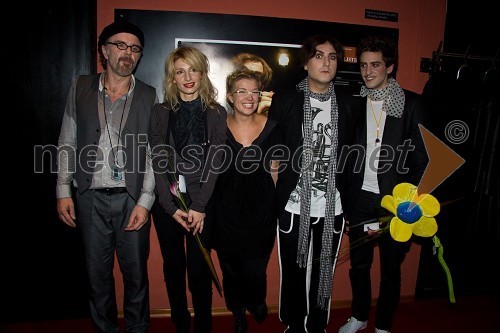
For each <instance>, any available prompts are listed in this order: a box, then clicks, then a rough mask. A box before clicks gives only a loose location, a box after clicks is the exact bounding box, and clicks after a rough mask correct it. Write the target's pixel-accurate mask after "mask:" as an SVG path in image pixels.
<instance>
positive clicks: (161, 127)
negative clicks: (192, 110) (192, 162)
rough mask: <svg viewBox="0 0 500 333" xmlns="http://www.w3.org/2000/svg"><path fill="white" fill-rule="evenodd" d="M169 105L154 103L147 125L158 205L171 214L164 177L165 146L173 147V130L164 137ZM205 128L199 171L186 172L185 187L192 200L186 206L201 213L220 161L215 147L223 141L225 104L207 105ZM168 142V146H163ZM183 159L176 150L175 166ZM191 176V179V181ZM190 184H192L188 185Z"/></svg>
mask: <svg viewBox="0 0 500 333" xmlns="http://www.w3.org/2000/svg"><path fill="white" fill-rule="evenodd" d="M170 111H171V108H170V106H169V105H168V104H167V103H162V104H156V105H154V106H153V111H152V113H151V124H150V128H149V143H150V146H151V153H152V157H153V158H152V164H153V170H154V173H155V181H156V185H155V187H156V191H157V193H158V202H159V204H160V206H161V207H162V208H163V209H164V210H165V212H167V214H170V215H173V214H174V213H175V211H176V210H177V208H178V207H177V206H176V204H175V202H174V200H173V197H172V195H171V193H170V189H169V185H168V183H167V181H166V178H165V171H166V169H165V166H166V156H165V150H167V151H168V150H169V149H170V147H175V145H174V139H173V133H170V136H169V138H167V137H166V136H167V127H168V124H169V115H170ZM204 112H207V130H208V142H209V147H208V148H207V150H208V154H207V155H206V157H205V166H204V168H203V170H201V171H199V172H193V173H190V174H186V175H185V176H186V182H187V191H188V193H189V195H190V197H191V200H192V203H191V206H190V207H189V209H193V210H195V211H197V212H200V213H204V212H205V208H206V206H207V204H208V201H209V199H210V197H211V195H212V192H213V189H214V187H215V182H216V180H217V176H218V173H219V171H217V168H218V167H220V165H221V164H222V157H223V155H222V154H220V152H218V149H219V148H218V147H220V146H221V145H223V144H224V143H225V142H226V131H227V125H226V117H227V112H226V109H225V108H224V107H222V106H221V105H218V106H217V108H215V109H211V108H207V110H206V111H204ZM165 145H167V146H168V147H166V146H165ZM183 161H184V159H183V158H182V157H181V155H179V152H177V151H176V157H175V163H176V164H177V170H178V166H179V165H180V163H182V162H183ZM205 175H208V176H207V177H206V179H204V180H203V181H202V180H201V178H202V176H203V177H204V176H205ZM190 179H191V180H193V181H190ZM190 184H191V185H190Z"/></svg>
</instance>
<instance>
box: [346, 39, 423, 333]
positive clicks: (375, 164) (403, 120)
mask: <svg viewBox="0 0 500 333" xmlns="http://www.w3.org/2000/svg"><path fill="white" fill-rule="evenodd" d="M357 56H358V61H359V66H360V72H361V76H362V78H363V81H364V83H365V85H364V86H362V88H361V93H360V95H361V98H360V100H359V105H358V106H357V119H358V121H357V125H356V129H355V133H354V142H353V144H354V145H353V146H352V147H351V149H354V150H356V151H357V152H359V154H357V155H356V154H350V159H351V164H350V165H351V166H352V168H351V170H354V172H353V173H352V177H351V178H350V182H349V186H348V194H347V195H346V198H345V199H346V201H347V204H346V206H345V207H344V211H345V213H346V215H347V217H346V219H347V220H348V221H349V222H348V234H349V240H350V260H351V268H350V271H349V277H350V281H351V288H352V317H351V318H350V319H349V320H348V322H347V323H346V324H345V325H344V326H342V327H341V328H340V330H339V333H355V332H358V331H360V330H362V329H364V328H366V326H367V320H368V316H369V311H370V306H371V301H372V293H371V280H370V269H371V265H372V262H373V252H374V247H375V245H377V244H378V246H379V251H380V262H381V269H380V271H381V275H382V276H381V282H380V292H379V297H378V300H377V313H376V317H375V318H376V319H375V321H376V322H375V327H376V328H375V332H376V333H388V332H389V331H390V329H391V325H392V321H393V318H394V314H395V311H396V308H397V307H398V304H399V298H400V289H401V288H400V287H401V263H402V262H403V260H404V258H405V256H406V252H407V251H408V249H409V246H410V244H409V242H405V243H400V242H397V241H395V240H393V239H392V238H391V236H390V234H389V233H384V234H382V235H378V236H376V233H375V229H378V227H379V226H378V224H375V225H373V224H370V225H363V222H364V221H368V220H370V219H376V218H379V217H381V216H383V215H387V214H388V212H387V211H385V209H383V208H382V207H381V205H380V202H381V200H382V197H383V196H384V195H387V194H389V195H392V190H393V188H394V186H395V185H397V184H399V183H401V182H408V183H412V184H414V185H416V186H418V183H419V181H420V178H421V177H422V174H423V172H424V170H425V168H426V166H427V162H428V158H427V153H426V151H425V147H424V143H423V140H422V136H421V134H420V130H419V127H418V125H419V124H421V123H423V121H424V105H423V103H422V100H421V98H420V97H419V95H417V94H416V93H413V92H410V91H408V90H404V89H402V88H401V87H400V86H399V84H398V83H397V82H396V80H395V79H394V78H392V77H391V76H392V75H393V74H394V73H395V67H396V65H397V48H396V47H395V46H394V44H393V43H391V41H390V40H388V39H385V38H382V37H367V38H365V39H364V40H362V41H361V43H360V45H359V46H358V48H357ZM370 236H372V237H370Z"/></svg>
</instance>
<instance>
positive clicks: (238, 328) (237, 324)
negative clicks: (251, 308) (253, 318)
mask: <svg viewBox="0 0 500 333" xmlns="http://www.w3.org/2000/svg"><path fill="white" fill-rule="evenodd" d="M233 317H234V333H247V332H248V323H247V317H246V310H245V309H241V310H238V311H234V312H233Z"/></svg>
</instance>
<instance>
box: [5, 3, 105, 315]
mask: <svg viewBox="0 0 500 333" xmlns="http://www.w3.org/2000/svg"><path fill="white" fill-rule="evenodd" d="M14 7H17V8H16V9H15V10H11V11H9V13H16V14H18V13H22V15H19V16H16V18H15V19H16V21H17V22H18V23H17V24H15V25H12V28H11V30H10V31H6V34H7V35H9V36H11V37H10V38H11V39H12V40H11V41H9V43H6V44H4V47H7V49H8V50H7V52H6V53H5V55H8V61H7V62H5V63H4V67H5V68H6V69H7V73H9V74H10V75H7V76H6V80H5V81H4V84H7V85H8V87H10V88H8V95H7V96H5V98H6V100H9V101H10V104H11V105H13V106H14V107H13V108H11V109H9V108H6V107H5V106H4V107H3V110H4V112H6V114H8V119H9V121H8V122H4V124H7V126H8V127H10V128H9V130H10V131H11V133H12V132H13V133H15V134H14V135H11V138H13V140H12V141H13V145H12V147H10V146H9V147H8V148H7V150H6V153H4V154H3V158H4V162H7V161H9V162H12V163H4V167H6V166H7V165H9V166H10V168H12V169H13V170H9V169H7V173H6V176H7V177H9V178H12V179H10V182H11V184H12V186H9V188H12V189H14V190H13V191H10V190H8V191H7V193H6V194H7V196H8V198H9V199H8V201H7V202H6V203H4V211H6V212H7V211H9V212H10V214H7V215H9V218H7V217H5V216H4V219H3V223H2V224H3V226H2V232H1V233H2V240H1V242H0V243H1V245H0V246H1V250H0V253H1V256H2V266H3V267H4V268H3V269H2V274H1V278H0V279H1V282H0V285H1V288H2V289H1V293H0V294H1V298H0V299H1V302H2V309H3V311H2V315H1V321H2V322H14V321H28V320H39V319H51V318H52V319H55V318H67V317H76V316H83V315H86V314H87V312H88V309H87V308H88V306H87V300H86V286H87V284H86V275H85V262H84V260H83V252H82V249H81V243H80V237H79V235H78V231H77V230H74V229H72V228H70V227H67V226H65V225H64V224H63V223H61V222H60V221H59V219H58V217H57V213H56V201H55V180H56V176H55V174H53V173H50V172H49V171H48V169H49V167H50V162H51V159H50V158H49V157H48V156H46V158H44V159H41V158H39V156H34V148H35V146H37V145H40V146H45V145H56V144H57V138H58V134H59V127H60V125H61V120H62V115H63V112H64V105H65V102H66V94H67V93H68V91H69V88H70V85H71V83H72V80H73V77H74V76H75V75H77V74H85V73H86V74H88V73H92V72H95V71H96V53H95V52H96V50H95V45H96V31H95V30H96V1H95V0H92V1H88V0H75V1H68V2H63V3H61V2H57V4H56V1H43V2H38V3H35V5H29V6H28V5H26V3H24V4H23V5H22V6H21V4H14ZM6 15H10V14H8V13H7V14H6ZM21 29H22V30H23V31H27V32H28V33H26V34H25V33H21V32H20V30H21ZM34 157H35V158H34ZM35 162H36V163H37V164H38V166H41V165H43V167H44V169H45V171H44V172H43V173H35V172H34V168H35V166H34V164H35Z"/></svg>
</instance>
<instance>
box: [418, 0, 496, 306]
mask: <svg viewBox="0 0 500 333" xmlns="http://www.w3.org/2000/svg"><path fill="white" fill-rule="evenodd" d="M492 7H493V3H492V2H489V1H485V0H479V1H475V2H474V5H473V6H471V5H463V3H460V2H459V1H456V0H449V1H448V4H447V16H446V24H445V37H444V41H443V48H442V50H441V51H442V52H441V53H440V56H439V57H437V58H435V59H434V60H435V64H436V67H435V70H434V71H431V73H429V81H428V82H427V84H426V86H425V88H424V91H423V95H424V96H425V97H426V98H427V99H428V101H429V104H430V107H431V111H432V117H433V128H431V131H432V132H433V133H436V135H437V136H438V137H439V138H440V139H441V140H442V141H443V142H445V143H447V144H448V145H449V147H450V148H451V149H453V150H454V151H455V152H456V153H457V154H459V155H460V156H461V157H463V158H464V159H465V164H464V165H463V166H462V167H460V168H459V169H458V170H457V171H456V172H455V173H454V174H453V175H451V177H449V178H448V179H446V180H445V181H444V182H443V184H441V185H440V186H439V188H438V190H437V191H435V192H434V195H436V197H437V198H440V201H441V203H442V204H443V203H447V204H446V205H442V207H441V212H440V213H439V216H438V217H437V218H438V224H439V231H438V233H437V235H438V237H439V238H440V240H441V243H442V244H443V248H444V251H445V255H444V257H445V260H446V262H447V264H448V266H449V269H450V271H451V274H452V277H453V282H454V288H455V293H456V294H457V295H458V296H461V295H464V294H476V293H487V294H491V293H497V294H500V287H499V285H498V281H499V280H500V275H499V273H498V272H497V270H496V266H497V265H495V264H494V263H497V262H498V260H499V259H498V258H499V257H500V194H499V187H500V185H499V184H500V181H499V179H500V165H499V162H500V159H499V158H498V147H499V146H500V116H499V115H500V109H499V108H500V105H499V104H500V103H499V97H500V95H499V92H500V84H499V83H500V81H499V78H500V73H499V69H500V53H499V52H500V35H499V31H500V30H499V25H498V19H497V18H496V16H497V11H495V10H493V8H492ZM494 16H495V17H494ZM487 73H488V74H487ZM457 120H459V121H461V122H462V124H465V125H466V126H467V127H466V128H465V130H464V131H466V132H467V133H468V139H467V140H466V141H465V142H463V143H461V144H452V143H450V142H449V141H448V140H447V138H446V135H445V131H444V130H443V129H444V128H445V127H446V125H447V124H449V123H450V122H452V121H457ZM432 245H433V244H432V242H431V241H430V240H427V241H426V244H425V246H423V247H422V252H421V261H420V266H419V275H418V279H417V288H416V292H415V296H416V297H417V298H419V297H422V298H425V297H434V296H437V295H439V296H442V295H446V294H447V293H448V286H447V284H446V279H445V275H444V271H443V269H442V267H441V266H440V264H439V263H438V260H437V257H436V255H435V251H434V249H433V247H432ZM436 277H437V278H436Z"/></svg>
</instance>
